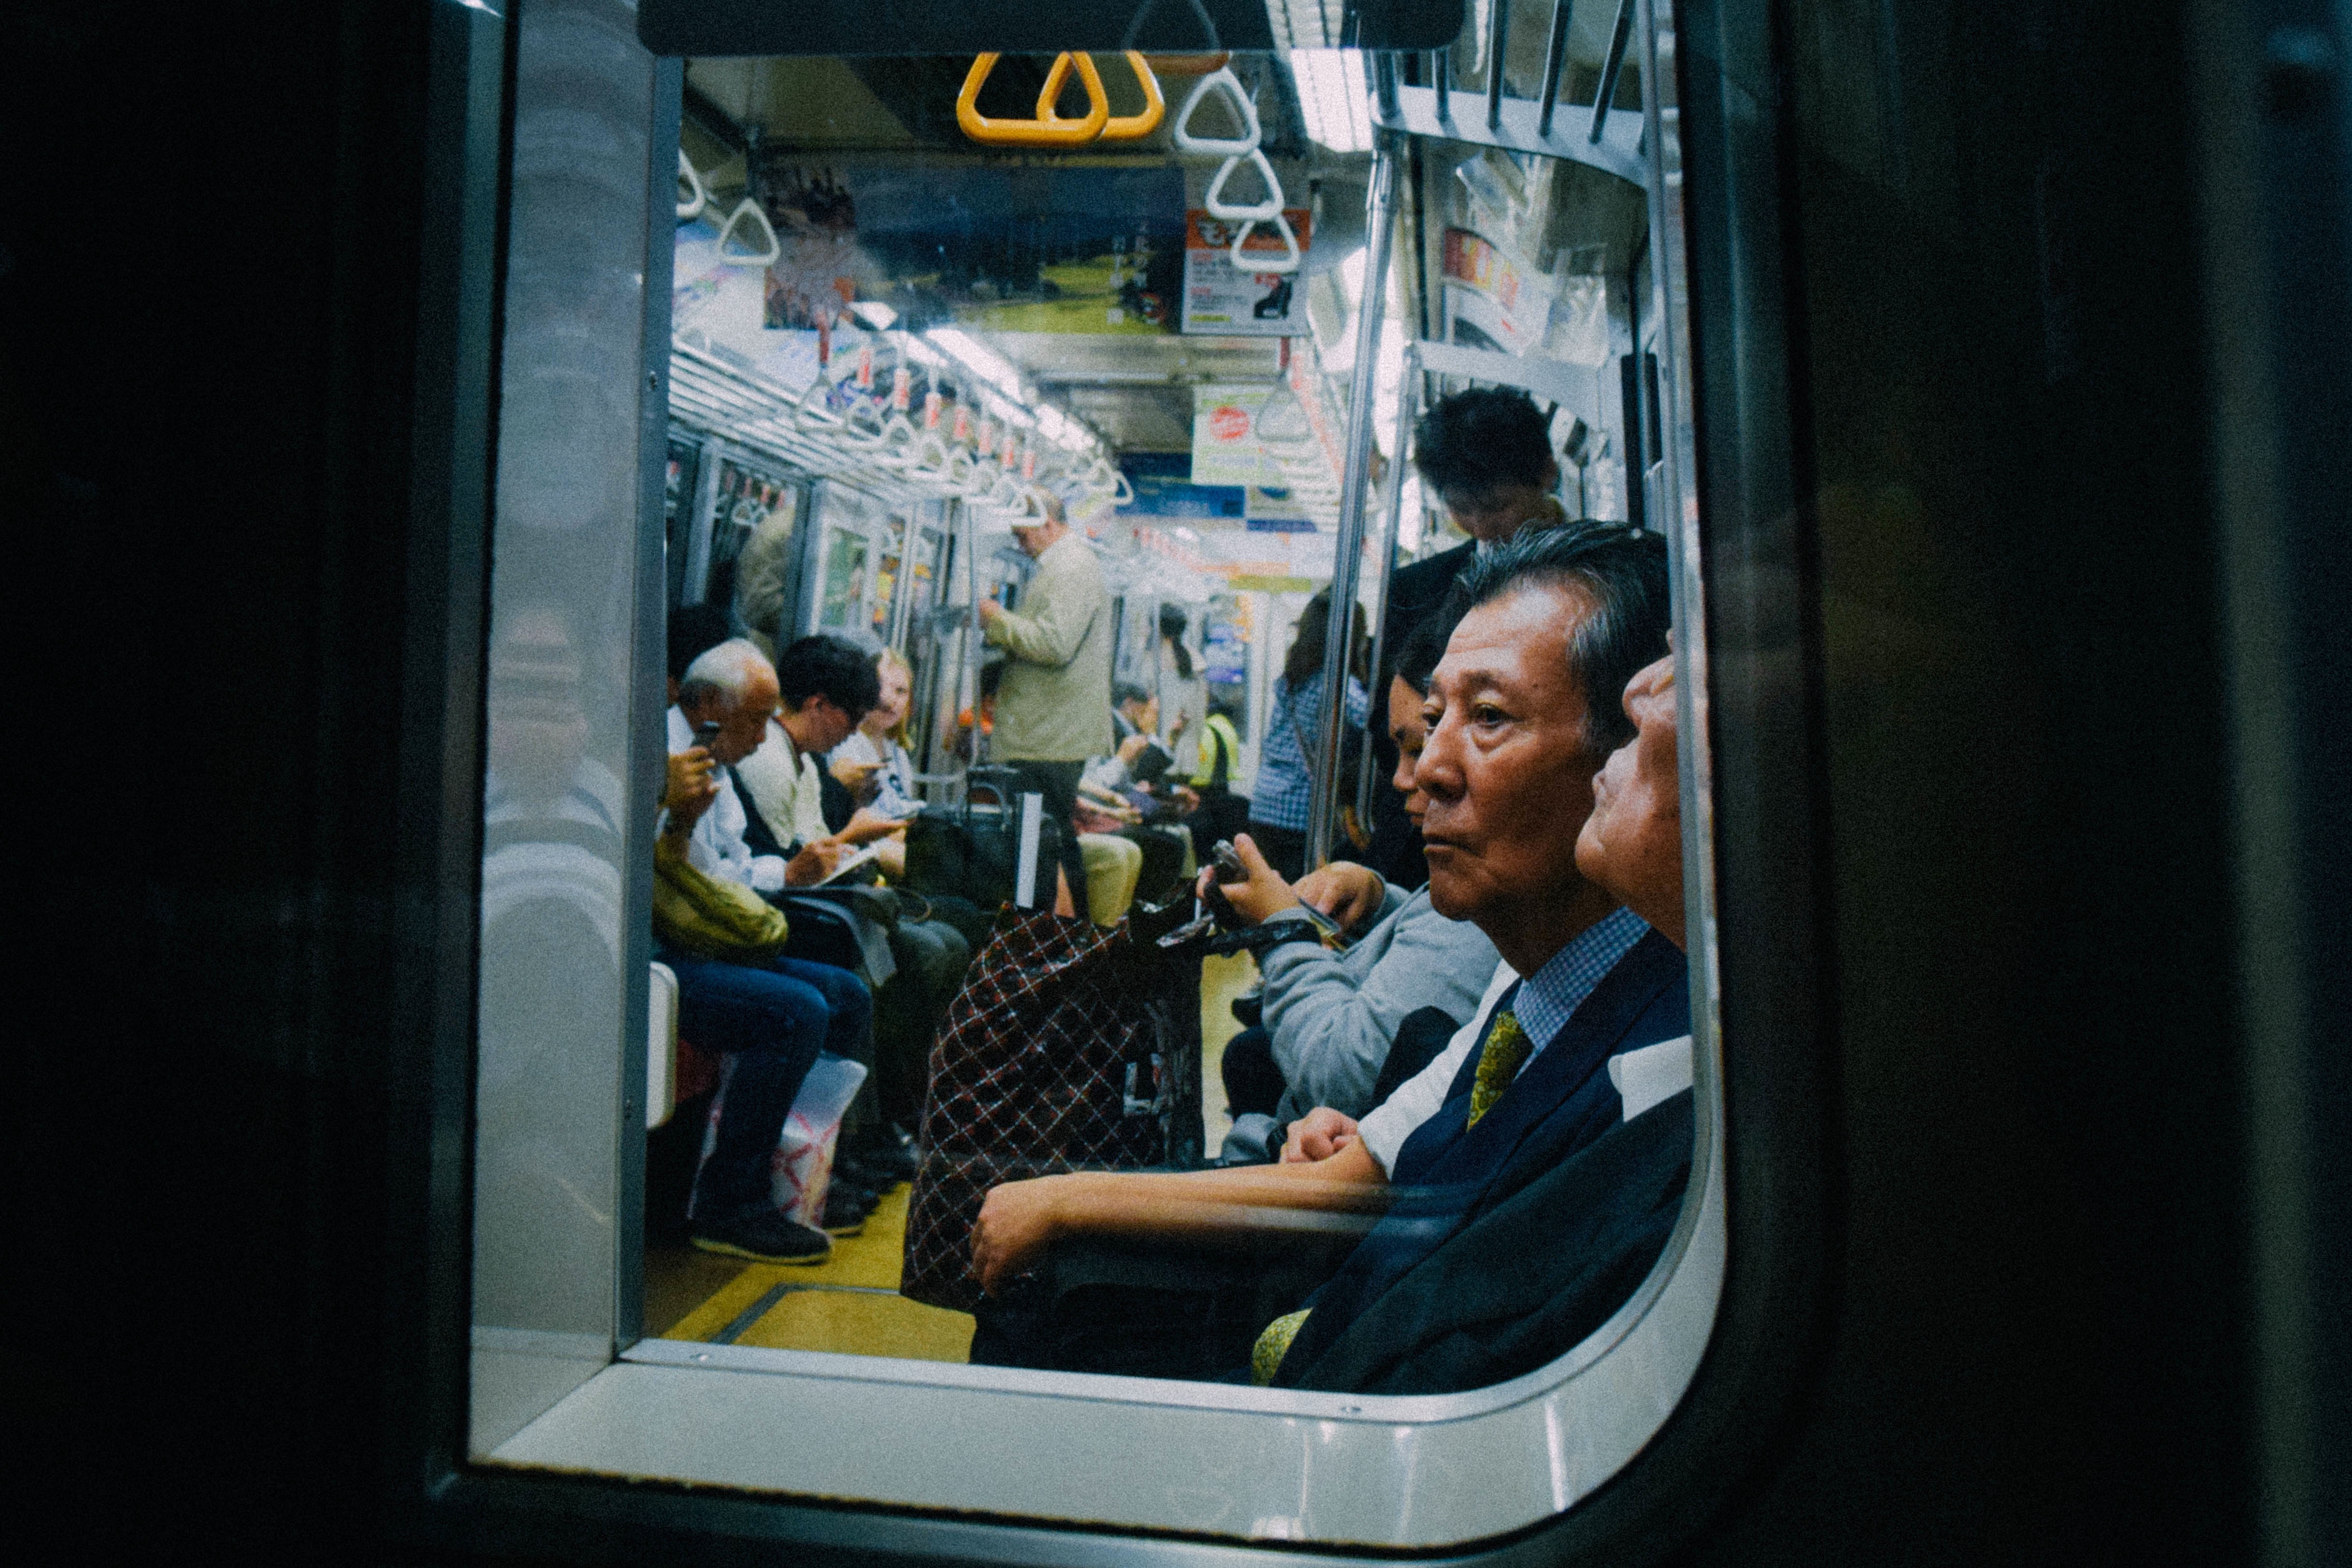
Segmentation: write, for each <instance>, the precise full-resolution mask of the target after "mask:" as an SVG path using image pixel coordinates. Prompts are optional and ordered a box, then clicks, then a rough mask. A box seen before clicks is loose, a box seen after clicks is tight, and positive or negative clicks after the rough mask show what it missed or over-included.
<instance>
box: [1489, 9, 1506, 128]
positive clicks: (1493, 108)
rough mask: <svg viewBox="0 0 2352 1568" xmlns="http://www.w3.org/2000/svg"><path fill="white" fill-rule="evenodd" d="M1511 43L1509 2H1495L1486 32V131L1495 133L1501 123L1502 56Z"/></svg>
mask: <svg viewBox="0 0 2352 1568" xmlns="http://www.w3.org/2000/svg"><path fill="white" fill-rule="evenodd" d="M1510 42H1511V5H1510V0H1495V9H1494V14H1493V16H1492V18H1491V25H1490V26H1488V28H1487V31H1486V129H1487V130H1489V131H1495V130H1498V129H1500V128H1501V126H1502V123H1503V55H1504V52H1505V50H1506V49H1507V48H1508V47H1509V46H1510Z"/></svg>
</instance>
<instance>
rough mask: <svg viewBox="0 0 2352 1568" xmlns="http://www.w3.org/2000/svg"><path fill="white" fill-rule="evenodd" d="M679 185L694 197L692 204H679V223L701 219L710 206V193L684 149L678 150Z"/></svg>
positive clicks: (682, 202) (686, 202) (683, 202)
mask: <svg viewBox="0 0 2352 1568" xmlns="http://www.w3.org/2000/svg"><path fill="white" fill-rule="evenodd" d="M677 183H678V184H679V185H681V186H683V187H684V188H685V189H686V190H687V191H688V192H690V193H692V194H693V197H694V199H693V200H692V201H690V202H688V201H681V202H679V203H678V204H677V221H678V222H680V223H684V222H686V220H687V219H688V218H695V217H700V216H701V215H702V209H703V208H705V207H707V206H709V204H710V192H709V190H708V189H707V188H706V187H705V186H704V185H703V183H702V176H701V175H700V174H698V173H696V172H695V171H694V160H693V159H691V158H689V157H688V156H687V155H686V149H685V148H683V147H681V148H679V149H678V150H677Z"/></svg>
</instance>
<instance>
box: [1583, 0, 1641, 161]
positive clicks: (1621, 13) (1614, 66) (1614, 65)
mask: <svg viewBox="0 0 2352 1568" xmlns="http://www.w3.org/2000/svg"><path fill="white" fill-rule="evenodd" d="M1632 39H1633V0H1617V27H1616V30H1615V31H1614V32H1612V33H1611V34H1610V35H1609V57H1608V58H1607V59H1605V60H1603V61H1602V62H1601V86H1600V89H1599V90H1597V91H1595V92H1594V93H1593V95H1592V130H1591V134H1589V135H1587V136H1586V137H1585V140H1586V141H1591V142H1593V143H1595V144H1598V143H1599V141H1601V124H1602V122H1603V121H1605V120H1608V118H1609V100H1610V99H1613V98H1615V97H1616V96H1617V73H1618V72H1619V71H1620V70H1622V69H1623V68H1624V65H1625V46H1626V44H1627V43H1629V42H1630V41H1632Z"/></svg>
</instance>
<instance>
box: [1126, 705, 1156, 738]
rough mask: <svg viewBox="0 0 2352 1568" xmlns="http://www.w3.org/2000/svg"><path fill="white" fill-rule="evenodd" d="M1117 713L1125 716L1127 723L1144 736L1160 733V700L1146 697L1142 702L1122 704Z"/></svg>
mask: <svg viewBox="0 0 2352 1568" xmlns="http://www.w3.org/2000/svg"><path fill="white" fill-rule="evenodd" d="M1118 711H1119V712H1120V713H1122V714H1124V715H1126V716H1127V722H1128V723H1129V724H1131V725H1133V726H1135V727H1136V728H1138V729H1139V730H1141V731H1143V733H1144V734H1146V735H1157V734H1159V733H1160V699H1159V698H1158V697H1147V698H1145V699H1144V700H1143V701H1142V702H1133V701H1129V702H1123V703H1121V704H1119V705H1118Z"/></svg>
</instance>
